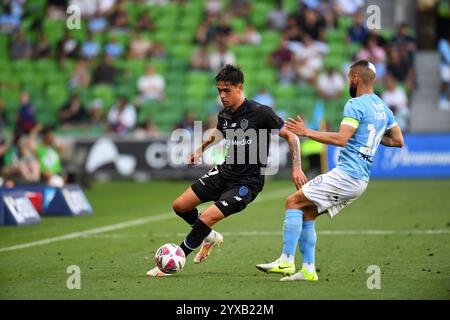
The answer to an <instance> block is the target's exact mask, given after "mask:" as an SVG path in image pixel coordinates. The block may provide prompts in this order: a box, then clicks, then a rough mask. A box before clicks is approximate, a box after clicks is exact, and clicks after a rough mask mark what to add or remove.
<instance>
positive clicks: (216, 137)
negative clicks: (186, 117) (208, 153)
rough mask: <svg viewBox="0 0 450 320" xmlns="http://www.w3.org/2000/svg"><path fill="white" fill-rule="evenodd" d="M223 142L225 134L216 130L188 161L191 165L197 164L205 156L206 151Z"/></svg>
mask: <svg viewBox="0 0 450 320" xmlns="http://www.w3.org/2000/svg"><path fill="white" fill-rule="evenodd" d="M222 140H223V134H222V133H221V132H220V131H219V130H217V129H215V130H214V131H213V132H212V133H211V135H210V136H209V137H208V138H207V139H206V140H205V141H204V142H203V143H202V145H201V146H200V147H199V148H198V149H197V150H195V151H194V152H192V153H191V154H190V156H189V159H188V161H189V163H190V164H195V163H196V162H197V160H198V159H199V158H201V157H202V156H203V152H205V150H206V149H208V148H209V147H210V146H213V145H215V144H217V143H219V142H220V141H222Z"/></svg>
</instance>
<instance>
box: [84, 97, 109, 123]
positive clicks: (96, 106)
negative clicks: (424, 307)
mask: <svg viewBox="0 0 450 320" xmlns="http://www.w3.org/2000/svg"><path fill="white" fill-rule="evenodd" d="M88 115H89V119H88V121H87V123H88V124H89V125H90V126H93V127H104V126H105V119H104V117H103V101H102V99H95V100H93V101H92V102H91V105H90V106H89V110H88Z"/></svg>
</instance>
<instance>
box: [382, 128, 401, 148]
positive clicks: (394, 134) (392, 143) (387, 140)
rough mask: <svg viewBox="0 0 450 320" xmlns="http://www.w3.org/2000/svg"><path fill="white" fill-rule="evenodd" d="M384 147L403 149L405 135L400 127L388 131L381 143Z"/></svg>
mask: <svg viewBox="0 0 450 320" xmlns="http://www.w3.org/2000/svg"><path fill="white" fill-rule="evenodd" d="M380 143H381V144H382V145H383V146H387V147H396V148H402V147H403V145H404V142H403V134H402V129H400V126H398V125H397V126H395V127H392V128H391V129H389V130H387V131H386V133H385V134H384V136H383V138H381V142H380Z"/></svg>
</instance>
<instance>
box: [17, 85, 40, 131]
mask: <svg viewBox="0 0 450 320" xmlns="http://www.w3.org/2000/svg"><path fill="white" fill-rule="evenodd" d="M35 126H36V115H35V111H34V107H33V105H32V104H31V101H30V95H29V94H28V93H27V92H22V94H21V95H20V109H19V112H18V113H17V118H16V128H17V129H18V132H19V134H20V135H21V134H28V133H30V132H31V131H32V130H33V129H34V128H35Z"/></svg>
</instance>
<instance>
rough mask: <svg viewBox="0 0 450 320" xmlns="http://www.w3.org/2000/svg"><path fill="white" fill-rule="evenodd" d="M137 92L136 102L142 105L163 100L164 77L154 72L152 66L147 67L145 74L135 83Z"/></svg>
mask: <svg viewBox="0 0 450 320" xmlns="http://www.w3.org/2000/svg"><path fill="white" fill-rule="evenodd" d="M137 88H138V91H139V97H138V102H139V103H142V102H144V101H148V100H159V101H161V100H163V99H164V92H165V89H166V81H165V80H164V77H163V76H162V75H160V74H157V73H156V72H155V68H154V67H153V66H152V65H149V66H148V67H147V73H146V74H144V75H142V76H141V77H139V79H138V81H137Z"/></svg>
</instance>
